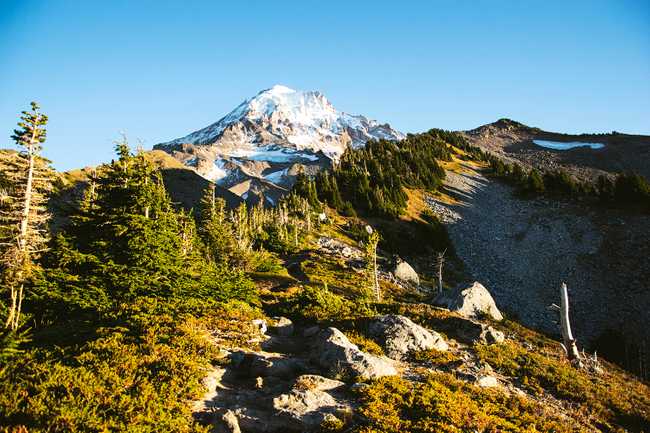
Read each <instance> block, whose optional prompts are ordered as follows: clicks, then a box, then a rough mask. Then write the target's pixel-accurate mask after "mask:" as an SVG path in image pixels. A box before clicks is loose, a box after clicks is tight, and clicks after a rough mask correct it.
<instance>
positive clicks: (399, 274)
mask: <svg viewBox="0 0 650 433" xmlns="http://www.w3.org/2000/svg"><path fill="white" fill-rule="evenodd" d="M393 275H395V278H398V279H400V280H402V281H407V282H409V283H413V284H418V285H419V284H420V277H419V276H418V273H417V272H415V269H413V267H412V266H411V265H409V264H408V263H406V262H405V261H403V260H398V261H397V263H396V264H395V268H394V269H393Z"/></svg>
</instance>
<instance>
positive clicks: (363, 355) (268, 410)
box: [194, 285, 514, 433]
mask: <svg viewBox="0 0 650 433" xmlns="http://www.w3.org/2000/svg"><path fill="white" fill-rule="evenodd" d="M275 289H277V290H282V287H281V286H278V287H276V288H275ZM472 290H475V291H478V292H476V293H478V294H479V296H472V297H471V299H472V302H478V303H477V304H476V305H475V306H471V308H469V309H468V310H467V312H470V314H478V313H477V311H479V310H480V311H483V313H481V314H497V315H496V316H495V317H497V318H498V317H499V316H498V314H499V313H498V311H496V312H495V310H494V309H495V307H494V302H493V301H491V298H490V297H489V293H487V291H486V290H485V289H484V288H482V286H480V285H478V286H477V285H475V286H473V289H472ZM468 299H470V298H468ZM479 301H480V302H479ZM466 304H467V303H465V304H464V305H466ZM403 306H404V307H405V308H408V309H411V308H414V307H418V308H424V309H429V308H433V307H431V306H430V305H427V304H408V303H404V304H403ZM459 308H460V307H459ZM463 308H465V307H463ZM459 311H461V310H459ZM454 317H455V319H454V320H453V321H452V322H450V325H451V326H449V327H448V328H444V332H445V335H446V337H443V336H442V335H441V334H439V333H438V332H436V331H435V330H433V329H426V328H424V327H422V326H419V325H417V324H416V323H414V322H412V321H411V320H409V319H408V318H406V317H404V316H401V315H395V314H389V315H384V316H377V317H375V318H374V319H371V320H370V321H369V324H368V325H367V329H366V331H365V333H366V334H367V335H368V336H369V337H371V338H373V339H374V340H375V341H376V342H378V343H380V344H381V346H382V348H383V351H384V355H373V354H370V353H367V352H364V351H363V350H361V349H360V348H359V347H358V346H357V345H355V344H353V343H352V342H351V341H350V340H349V339H348V337H347V336H346V334H345V333H344V332H342V331H341V330H339V329H337V328H333V327H328V326H327V325H321V324H317V323H312V324H302V325H301V326H297V325H295V324H294V323H292V321H290V320H289V319H287V318H284V317H273V318H269V319H267V320H259V319H258V320H255V321H254V325H255V326H256V327H257V329H258V332H257V334H256V335H254V336H253V340H251V341H249V342H248V343H251V344H249V345H248V346H247V348H238V347H234V348H228V349H225V348H222V353H223V358H222V359H221V361H220V362H219V363H218V364H217V365H214V366H213V368H212V369H211V370H210V371H209V373H208V375H207V377H206V378H205V380H204V382H205V385H206V387H207V388H208V391H207V392H206V394H205V395H204V397H203V398H202V399H201V400H200V401H197V402H195V405H194V414H195V417H196V418H197V419H198V420H200V421H201V422H202V423H204V424H209V425H212V426H213V431H214V432H217V433H219V432H222V433H225V432H228V433H237V432H244V433H280V432H281V433H291V432H294V433H298V432H300V433H306V432H315V431H319V430H320V428H321V426H322V425H323V423H325V422H328V421H337V420H350V419H352V417H354V416H355V415H354V409H355V408H356V406H357V405H358V401H357V398H358V397H357V395H356V393H355V389H356V388H357V387H363V386H367V385H364V384H363V383H357V382H358V380H366V379H376V378H379V377H383V376H395V375H399V376H401V377H404V378H406V379H408V380H412V381H420V380H424V379H425V378H426V377H427V374H428V373H429V372H431V371H436V370H440V371H449V369H450V368H451V369H453V370H454V371H455V372H456V373H457V375H458V377H459V378H461V379H463V380H466V381H468V382H470V383H476V384H478V385H479V386H485V387H502V388H503V389H505V390H506V391H507V392H510V391H512V390H513V389H514V388H512V386H511V385H510V384H509V382H508V379H507V378H503V377H499V376H498V375H496V374H495V373H494V372H493V371H492V370H491V368H490V367H489V366H487V365H481V364H480V362H479V361H478V359H477V357H476V356H475V354H474V352H473V349H472V346H473V344H474V343H475V342H477V341H481V342H484V343H486V344H494V343H498V342H502V341H503V340H504V338H505V336H504V334H503V333H501V332H499V331H497V330H495V329H493V328H492V327H491V326H488V325H485V324H482V323H480V322H479V321H477V320H474V319H471V318H463V317H461V316H457V317H456V316H454ZM450 336H451V337H453V338H454V339H453V340H449V341H448V340H447V338H450ZM214 338H215V344H219V342H220V341H221V340H220V339H219V335H218V331H215V335H214ZM428 349H435V350H437V351H441V352H447V351H450V352H451V353H452V354H453V356H454V357H456V358H457V359H458V363H457V364H454V365H453V366H438V365H435V364H431V363H430V362H429V361H427V360H420V361H415V360H414V359H413V358H411V356H410V354H411V353H414V352H417V351H421V350H428Z"/></svg>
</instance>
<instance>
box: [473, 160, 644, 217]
mask: <svg viewBox="0 0 650 433" xmlns="http://www.w3.org/2000/svg"><path fill="white" fill-rule="evenodd" d="M483 158H484V159H485V160H486V161H487V162H488V163H489V166H490V169H491V171H492V173H493V174H494V176H496V177H497V178H499V179H502V180H504V181H505V182H507V183H509V184H511V185H513V186H514V187H515V188H517V190H518V191H519V192H520V193H521V194H523V195H525V196H529V197H534V196H541V195H545V196H553V197H564V198H573V199H585V200H591V201H593V202H598V203H601V204H605V205H609V206H616V207H626V208H629V207H635V208H639V209H642V210H650V184H648V181H647V180H646V179H645V178H644V177H643V176H641V175H639V174H636V173H633V172H626V173H618V174H616V175H615V176H610V175H600V176H598V178H596V180H595V181H579V180H577V179H576V178H575V177H574V176H572V175H571V174H570V173H568V172H567V171H566V170H564V169H562V168H558V169H555V170H544V171H540V170H537V169H536V168H532V169H529V170H527V169H525V168H524V167H523V166H522V165H521V164H518V163H516V162H513V163H508V162H504V161H503V160H502V159H501V158H499V157H498V156H495V155H491V154H484V155H483Z"/></svg>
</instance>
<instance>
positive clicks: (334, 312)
mask: <svg viewBox="0 0 650 433" xmlns="http://www.w3.org/2000/svg"><path fill="white" fill-rule="evenodd" d="M283 312H284V313H285V314H286V315H289V316H292V317H296V318H299V319H302V320H305V321H318V322H335V321H340V320H345V319H350V318H355V317H364V316H370V315H373V314H374V311H373V310H372V309H371V308H370V307H369V306H368V305H367V304H365V303H364V302H359V303H354V302H352V301H350V300H348V299H346V298H344V297H342V296H339V295H336V294H334V293H332V292H330V291H329V290H327V288H326V287H324V288H323V287H311V286H307V287H305V288H303V289H302V290H301V291H300V292H298V293H297V294H296V295H294V296H293V297H292V298H291V299H290V300H289V302H288V303H287V305H285V306H284V308H283Z"/></svg>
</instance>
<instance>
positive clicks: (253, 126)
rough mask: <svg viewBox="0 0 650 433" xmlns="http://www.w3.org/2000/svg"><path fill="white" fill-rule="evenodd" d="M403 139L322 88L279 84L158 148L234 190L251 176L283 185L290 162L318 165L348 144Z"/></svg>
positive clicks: (289, 179)
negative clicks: (335, 101) (342, 106)
mask: <svg viewBox="0 0 650 433" xmlns="http://www.w3.org/2000/svg"><path fill="white" fill-rule="evenodd" d="M401 138H403V135H402V134H401V133H400V132H398V131H395V130H394V129H392V128H391V127H390V126H389V125H387V124H379V123H378V122H376V121H374V120H370V119H367V118H366V117H364V116H360V115H350V114H346V113H343V112H339V111H337V110H336V109H335V108H334V106H333V105H332V104H331V103H330V101H328V100H327V98H326V97H325V95H323V94H322V93H321V92H318V91H299V90H293V89H291V88H289V87H286V86H283V85H275V86H273V87H271V88H270V89H266V90H263V91H261V92H259V93H258V94H257V95H255V96H253V97H252V98H249V99H247V100H245V101H244V102H242V103H241V104H239V105H238V106H237V108H235V109H234V110H232V111H231V112H230V113H228V114H227V115H226V116H224V117H223V118H221V119H220V120H218V121H217V122H215V123H213V124H212V125H209V126H207V127H205V128H203V129H200V130H198V131H196V132H193V133H191V134H189V135H186V136H185V137H181V138H177V139H175V140H172V141H169V142H167V143H161V144H158V145H156V146H155V148H158V149H162V150H165V151H167V152H169V153H171V154H172V155H174V156H175V157H177V158H178V159H180V160H181V161H182V162H184V163H186V164H188V165H191V166H193V167H194V168H195V169H196V170H197V172H198V173H199V174H200V175H202V176H204V177H205V178H207V179H209V180H212V181H215V182H217V183H219V184H221V185H223V186H225V187H228V188H231V190H232V188H234V186H237V185H240V183H241V181H242V180H243V179H250V178H251V177H252V178H256V179H257V181H259V182H263V183H264V182H266V183H269V184H271V185H274V186H276V187H281V188H284V187H287V186H290V185H291V184H292V182H293V177H295V175H293V176H292V175H291V174H289V173H290V172H291V170H289V168H290V166H291V165H294V164H301V165H303V166H304V165H307V166H317V167H315V168H314V169H317V168H320V167H322V166H324V165H328V164H330V163H331V161H336V160H338V158H340V156H341V155H342V154H343V152H344V151H345V149H346V148H347V147H348V146H352V147H359V146H363V145H365V143H366V142H367V141H369V140H372V139H387V140H399V139H401ZM285 169H287V170H286V171H285ZM269 170H270V171H269ZM270 173H286V174H283V175H282V176H279V175H274V176H269V174H270ZM271 179H272V180H271ZM259 182H256V184H257V185H258V188H259ZM240 189H241V188H240ZM237 192H239V191H237ZM241 194H243V193H241ZM241 194H240V195H241ZM248 195H250V194H248Z"/></svg>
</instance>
